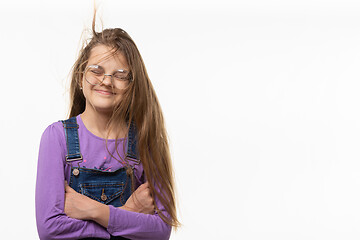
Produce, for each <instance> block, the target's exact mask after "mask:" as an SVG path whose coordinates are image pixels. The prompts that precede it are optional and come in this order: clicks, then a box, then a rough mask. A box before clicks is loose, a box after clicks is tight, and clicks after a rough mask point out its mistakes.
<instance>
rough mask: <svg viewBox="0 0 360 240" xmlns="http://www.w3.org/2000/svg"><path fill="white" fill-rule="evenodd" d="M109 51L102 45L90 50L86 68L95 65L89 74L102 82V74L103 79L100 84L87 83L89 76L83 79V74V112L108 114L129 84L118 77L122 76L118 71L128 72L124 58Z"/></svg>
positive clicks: (121, 72)
mask: <svg viewBox="0 0 360 240" xmlns="http://www.w3.org/2000/svg"><path fill="white" fill-rule="evenodd" d="M110 50H111V49H110V48H109V47H107V46H104V45H98V46H96V47H94V48H93V49H92V50H91V53H90V57H89V61H88V64H87V67H88V66H93V65H95V68H91V69H93V70H91V71H92V73H91V74H93V75H94V76H95V77H98V79H100V80H102V79H103V77H102V76H103V75H102V73H104V74H105V79H104V80H103V81H102V82H101V83H100V82H99V81H98V82H96V81H95V82H94V81H89V75H88V74H87V75H86V76H88V77H87V78H85V74H84V77H83V79H82V82H81V86H82V88H83V93H84V96H85V99H86V108H85V111H92V110H96V111H98V112H107V113H110V112H111V111H112V110H113V108H114V106H115V105H116V104H117V103H118V102H119V101H120V100H121V96H122V91H123V90H124V89H125V88H126V86H127V85H128V84H129V81H128V80H121V79H120V78H119V77H118V76H120V75H121V74H122V75H124V73H123V72H124V71H119V70H125V72H129V66H128V64H127V61H126V58H125V57H124V55H123V54H121V53H120V52H118V53H116V54H115V55H114V54H113V53H112V52H111V51H110ZM87 69H90V68H87ZM108 74H109V75H113V77H112V78H113V80H111V76H107V75H108ZM119 79H120V80H119ZM93 84H97V85H93Z"/></svg>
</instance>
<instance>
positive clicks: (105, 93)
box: [95, 90, 115, 95]
mask: <svg viewBox="0 0 360 240" xmlns="http://www.w3.org/2000/svg"><path fill="white" fill-rule="evenodd" d="M95 91H96V92H97V93H100V94H102V95H115V93H112V92H107V91H102V90H95Z"/></svg>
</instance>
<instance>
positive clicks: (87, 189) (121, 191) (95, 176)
mask: <svg viewBox="0 0 360 240" xmlns="http://www.w3.org/2000/svg"><path fill="white" fill-rule="evenodd" d="M74 171H76V175H75V174H74ZM69 186H70V187H72V188H73V189H74V190H75V191H77V192H79V193H81V194H82V195H85V196H87V197H89V198H91V199H94V200H96V201H98V202H101V203H103V204H106V205H109V204H110V205H113V206H114V207H121V206H123V205H124V204H125V203H126V200H127V199H128V198H129V197H130V195H131V178H130V177H129V176H128V175H127V174H126V169H125V168H121V169H118V170H116V171H114V172H108V171H102V170H97V169H88V168H78V167H72V168H71V176H70V183H69Z"/></svg>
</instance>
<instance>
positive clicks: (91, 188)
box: [61, 117, 138, 239]
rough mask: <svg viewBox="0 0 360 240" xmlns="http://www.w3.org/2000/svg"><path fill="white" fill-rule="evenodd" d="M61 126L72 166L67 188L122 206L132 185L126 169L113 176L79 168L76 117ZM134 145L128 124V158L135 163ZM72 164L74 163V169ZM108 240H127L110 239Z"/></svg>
mask: <svg viewBox="0 0 360 240" xmlns="http://www.w3.org/2000/svg"><path fill="white" fill-rule="evenodd" d="M61 122H62V123H63V126H64V131H65V139H66V145H67V155H66V163H67V164H70V165H71V176H70V182H69V186H70V187H71V188H73V189H74V190H75V191H77V192H79V193H81V194H83V195H85V196H87V197H89V198H91V199H94V200H96V201H98V202H101V203H103V204H106V205H113V206H114V207H121V206H123V205H124V204H125V202H126V200H127V199H128V198H129V197H130V195H131V193H132V192H131V190H132V184H133V182H132V179H131V177H130V176H129V175H128V174H127V172H126V168H120V169H118V170H116V171H114V172H108V171H102V170H99V169H90V168H81V167H80V165H79V164H80V162H82V160H83V157H82V154H81V152H80V144H79V135H78V128H79V125H78V124H77V122H76V117H72V118H70V119H68V120H62V121H61ZM136 144H137V141H136V128H135V125H134V124H133V123H131V124H130V129H129V134H128V139H127V146H126V157H127V158H132V159H135V160H136V159H138V155H137V147H136ZM75 163H77V166H76V165H75ZM74 165H75V166H74ZM131 170H133V169H131ZM111 239H126V238H122V237H113V236H112V237H111Z"/></svg>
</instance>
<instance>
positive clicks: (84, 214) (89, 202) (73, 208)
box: [64, 181, 102, 220]
mask: <svg viewBox="0 0 360 240" xmlns="http://www.w3.org/2000/svg"><path fill="white" fill-rule="evenodd" d="M99 204H100V205H102V204H101V203H99V202H97V201H95V200H93V199H91V198H88V197H86V196H84V195H82V194H80V193H78V192H76V191H75V190H74V189H72V188H71V187H70V186H69V185H68V184H67V182H66V181H65V206H64V212H65V214H66V215H67V216H68V217H71V218H76V219H80V220H93V218H94V214H95V211H96V210H98V208H100V207H101V206H100V205H99Z"/></svg>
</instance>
